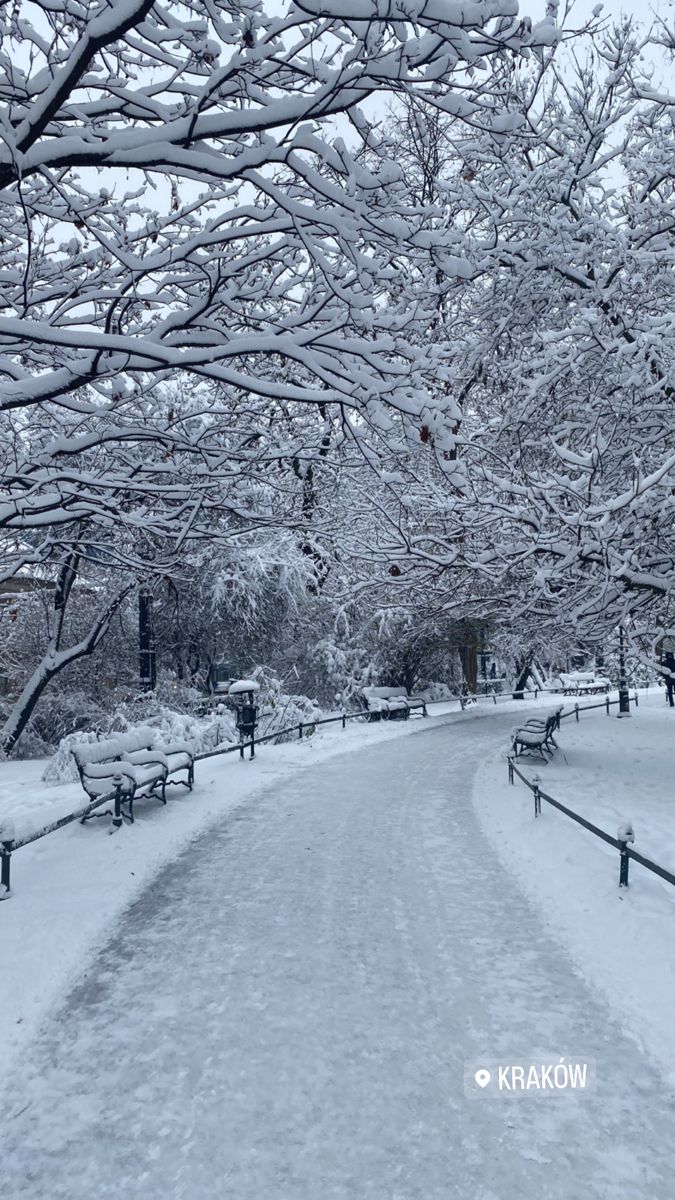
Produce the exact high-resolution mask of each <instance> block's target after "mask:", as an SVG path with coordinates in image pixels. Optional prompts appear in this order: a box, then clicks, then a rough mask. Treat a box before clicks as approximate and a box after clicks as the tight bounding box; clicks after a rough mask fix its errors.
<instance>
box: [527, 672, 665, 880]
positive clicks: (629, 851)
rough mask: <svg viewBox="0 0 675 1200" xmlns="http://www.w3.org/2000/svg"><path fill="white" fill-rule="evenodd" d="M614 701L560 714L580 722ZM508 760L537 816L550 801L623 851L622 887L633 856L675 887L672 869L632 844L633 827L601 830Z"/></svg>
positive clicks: (620, 860) (633, 697)
mask: <svg viewBox="0 0 675 1200" xmlns="http://www.w3.org/2000/svg"><path fill="white" fill-rule="evenodd" d="M630 699H631V700H632V701H633V703H634V704H635V705H636V707H637V704H638V696H637V692H636V693H635V694H634V695H633V696H631V697H630ZM612 704H618V701H617V700H609V698H607V701H606V703H603V704H588V705H584V706H583V707H582V708H580V706H579V705H578V704H575V706H574V708H573V709H571V710H570V711H569V712H566V713H561V714H560V716H561V719H562V718H564V717H571V716H572V715H575V716H576V719H577V721H578V720H579V713H580V712H584V711H588V710H589V709H592V708H605V707H606V709H607V712H609V710H610V706H611V705H612ZM507 761H508V771H509V783H514V780H515V776H516V775H517V776H518V778H519V779H520V780H522V782H523V783H524V784H525V786H526V787H528V788H529V789H530V791H531V792H532V795H533V800H534V815H535V817H539V816H541V802H542V800H543V801H544V802H545V803H546V804H550V805H551V807H552V808H557V809H558V811H559V812H561V813H564V814H565V816H566V817H570V819H571V820H572V821H576V823H577V825H581V826H582V827H583V828H584V829H587V830H588V831H589V833H592V834H594V835H595V836H596V837H598V838H601V840H602V841H603V842H607V843H608V844H609V845H610V846H614V847H615V849H616V850H618V851H619V887H628V863H629V861H630V859H631V858H632V859H633V861H634V862H636V863H639V864H640V866H642V867H645V868H646V870H647V871H651V872H652V874H654V875H658V876H659V878H660V879H665V881H666V883H670V884H672V885H673V887H675V875H673V874H672V873H671V872H670V871H667V870H666V868H665V867H661V866H659V864H658V863H655V862H653V861H652V859H650V858H645V856H644V855H643V854H640V853H638V851H637V850H633V848H632V846H631V845H630V844H629V843H630V841H632V840H633V838H634V836H635V835H634V833H633V830H632V827H629V826H623V827H622V830H621V831H620V832H623V836H622V837H612V835H611V833H607V832H606V830H604V829H600V828H599V826H598V825H594V824H593V822H592V821H588V820H587V819H586V817H582V816H581V814H580V813H578V812H575V811H574V809H572V808H569V807H568V806H567V805H566V804H562V803H561V801H560V800H556V799H555V798H554V797H553V796H549V794H548V792H544V791H542V789H541V788H540V786H539V783H538V782H534V781H533V780H530V779H528V778H527V776H526V775H523V772H522V771H521V770H520V769H519V767H518V766H516V763H515V761H514V759H513V757H512V755H509V756H508V760H507Z"/></svg>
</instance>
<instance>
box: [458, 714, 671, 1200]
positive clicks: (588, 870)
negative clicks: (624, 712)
mask: <svg viewBox="0 0 675 1200" xmlns="http://www.w3.org/2000/svg"><path fill="white" fill-rule="evenodd" d="M615 714H616V709H613V710H612V715H611V716H610V717H607V716H606V715H605V714H602V713H601V714H597V713H587V714H583V713H582V715H581V718H580V720H579V723H578V724H577V723H576V722H575V720H574V718H573V717H572V718H567V720H565V721H564V722H563V725H562V728H561V731H560V735H556V738H557V740H558V743H559V746H560V750H559V751H558V753H557V754H556V755H555V756H554V758H553V760H552V761H551V762H550V763H549V764H548V765H544V764H543V763H542V762H541V761H540V760H537V759H536V758H529V759H523V760H522V762H520V766H521V769H522V770H523V771H524V773H525V774H526V775H527V776H528V778H530V779H534V777H535V775H538V776H539V778H540V780H541V787H542V789H543V790H544V791H546V792H548V793H549V794H550V795H551V796H553V797H554V798H555V799H556V800H560V801H562V803H563V804H566V805H567V806H568V807H569V808H572V809H574V810H575V811H576V812H578V813H579V814H580V815H582V816H584V817H586V818H587V819H588V820H590V821H592V822H593V823H594V824H595V825H598V826H599V827H600V828H601V829H604V830H605V831H606V832H607V833H610V834H611V835H612V836H613V837H616V834H617V830H618V827H619V825H621V824H622V823H624V822H625V821H632V822H633V828H634V831H635V835H636V837H635V844H634V846H635V849H636V850H639V851H640V853H641V854H644V855H645V856H646V857H648V858H652V859H653V860H654V861H655V862H657V863H659V864H660V865H661V866H663V867H665V868H667V869H668V870H670V871H675V791H674V779H675V711H673V710H671V709H670V708H668V706H667V705H666V704H665V703H664V693H663V691H662V690H659V691H658V692H652V693H650V695H649V696H648V697H645V696H644V695H641V698H640V704H639V707H638V708H637V709H635V708H634V707H633V706H632V705H631V716H630V718H622V719H620V720H619V719H617V717H616V715H615ZM506 745H507V739H505V740H504V744H503V745H502V746H501V747H499V748H498V749H495V750H494V752H493V753H492V755H491V756H490V758H489V759H488V760H487V761H486V762H485V763H484V764H483V766H482V769H481V770H480V771H479V773H478V775H477V777H476V781H475V786H474V804H475V809H476V812H477V814H478V816H479V819H480V821H481V824H482V826H483V829H484V831H485V832H486V833H487V835H488V837H489V839H490V842H491V844H492V846H493V848H494V849H495V850H496V851H497V853H498V854H499V856H500V858H501V859H502V860H503V862H504V863H505V864H506V866H507V867H508V868H509V869H510V870H511V872H512V873H513V875H514V876H515V877H516V878H517V880H518V883H519V885H520V887H521V888H522V889H523V891H524V892H525V894H526V895H527V896H528V897H529V898H530V899H531V900H532V901H533V903H535V904H536V906H537V908H538V910H539V912H540V913H541V916H542V918H543V920H544V921H545V922H546V923H547V925H548V926H549V928H550V929H551V930H552V931H553V932H554V934H555V936H556V937H557V938H559V940H560V941H561V943H562V944H563V945H564V947H565V949H566V951H567V952H568V954H569V955H570V957H571V959H572V961H573V962H574V963H575V965H576V967H577V969H578V970H579V971H581V972H582V974H583V975H584V976H585V978H586V979H587V980H588V981H589V982H590V983H591V984H592V985H593V987H594V988H595V989H596V990H597V991H598V993H599V994H600V995H602V996H603V997H605V999H606V1000H607V1001H608V1003H609V1004H610V1005H611V1007H612V1009H613V1011H614V1013H615V1014H616V1015H617V1018H618V1019H619V1020H620V1021H621V1023H622V1026H623V1028H624V1029H625V1030H626V1032H627V1033H629V1034H630V1036H632V1037H633V1038H634V1039H635V1041H636V1042H637V1044H638V1045H639V1046H640V1047H641V1048H642V1049H643V1050H644V1052H645V1053H648V1054H649V1055H650V1056H651V1058H652V1060H653V1061H654V1063H655V1064H657V1065H658V1067H659V1069H660V1070H661V1072H662V1073H663V1075H664V1077H665V1079H666V1080H668V1081H669V1082H670V1083H671V1084H673V1085H675V937H674V933H675V887H672V886H671V885H670V884H668V883H666V882H665V881H663V880H660V879H659V878H658V877H657V876H655V875H652V874H650V873H649V872H647V871H645V870H644V869H643V868H642V867H641V866H639V865H638V864H637V863H634V862H631V863H630V867H629V879H630V886H629V888H628V889H627V890H626V889H622V890H621V891H620V890H619V887H618V882H619V855H618V852H617V851H616V850H615V849H614V848H613V847H611V846H609V845H607V844H606V843H605V842H603V841H601V839H600V838H598V837H596V836H594V835H593V834H592V833H590V832H589V831H588V830H585V829H583V827H581V826H579V825H577V824H576V822H574V821H572V820H571V819H570V818H569V817H567V816H565V815H564V814H563V813H560V812H558V811H557V810H556V809H554V808H552V807H551V805H548V804H546V803H545V801H542V812H541V816H540V817H538V818H537V819H536V820H535V818H534V803H533V798H532V793H531V792H530V790H529V789H528V788H527V787H526V786H525V785H524V784H523V783H522V782H519V781H518V780H517V779H516V783H515V785H514V786H513V787H510V786H509V784H508V781H507V768H506V758H505V753H504V750H505V748H506ZM673 1194H675V1187H674V1189H673Z"/></svg>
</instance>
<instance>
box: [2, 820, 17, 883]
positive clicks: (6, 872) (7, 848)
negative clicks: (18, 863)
mask: <svg viewBox="0 0 675 1200" xmlns="http://www.w3.org/2000/svg"><path fill="white" fill-rule="evenodd" d="M8 832H9V830H8V829H7V828H5V829H3V840H2V842H0V862H1V863H2V868H1V870H0V900H9V897H10V891H11V888H10V867H11V863H12V850H13V849H14V839H13V838H9V837H7V834H8Z"/></svg>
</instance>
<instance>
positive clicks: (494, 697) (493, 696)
mask: <svg viewBox="0 0 675 1200" xmlns="http://www.w3.org/2000/svg"><path fill="white" fill-rule="evenodd" d="M492 700H493V703H494V704H496V703H497V693H496V692H493V693H492Z"/></svg>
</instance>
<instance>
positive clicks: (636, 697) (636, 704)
mask: <svg viewBox="0 0 675 1200" xmlns="http://www.w3.org/2000/svg"><path fill="white" fill-rule="evenodd" d="M633 699H634V700H635V707H636V708H639V707H640V705H639V704H638V694H637V688H636V689H635V696H634V697H633Z"/></svg>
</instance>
